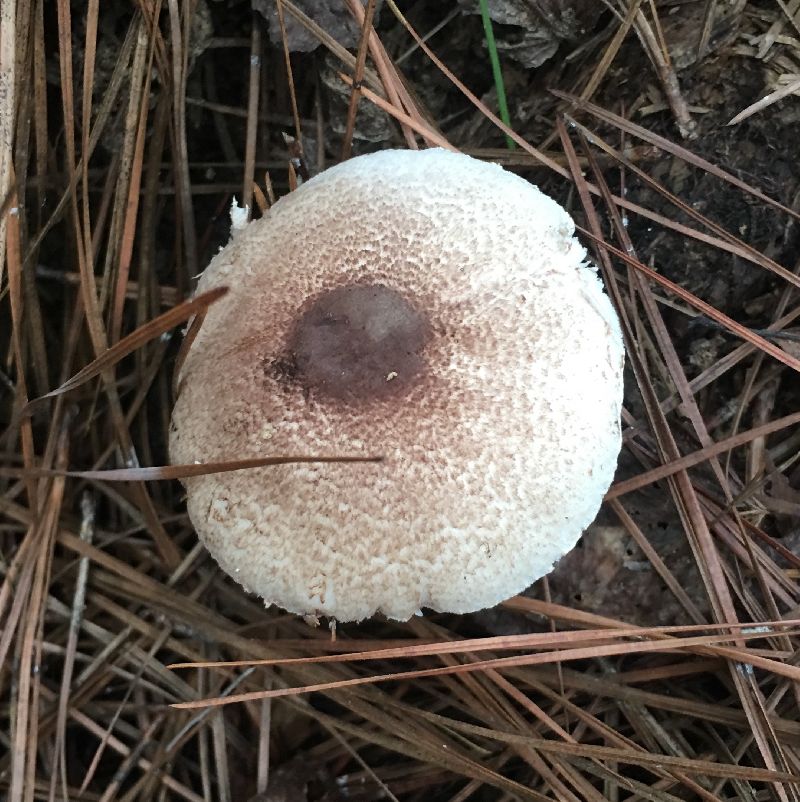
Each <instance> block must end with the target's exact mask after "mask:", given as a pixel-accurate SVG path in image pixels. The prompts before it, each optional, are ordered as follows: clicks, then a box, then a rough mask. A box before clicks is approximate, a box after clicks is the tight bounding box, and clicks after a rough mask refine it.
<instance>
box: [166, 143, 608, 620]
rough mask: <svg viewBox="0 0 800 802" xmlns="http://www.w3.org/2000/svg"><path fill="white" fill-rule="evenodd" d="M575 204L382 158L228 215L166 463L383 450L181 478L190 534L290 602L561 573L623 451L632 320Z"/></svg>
mask: <svg viewBox="0 0 800 802" xmlns="http://www.w3.org/2000/svg"><path fill="white" fill-rule="evenodd" d="M573 233H574V224H573V222H572V220H571V219H570V217H569V216H568V215H567V213H566V212H565V211H564V210H563V209H562V208H561V207H560V206H559V205H558V204H557V203H556V202H555V201H553V200H551V199H550V198H548V197H547V196H545V195H544V194H542V193H541V192H540V191H539V190H538V189H537V188H536V187H534V186H532V185H531V184H529V183H528V182H526V181H524V180H523V179H521V178H519V177H518V176H516V175H513V174H512V173H510V172H507V171H506V170H503V169H501V168H500V167H498V166H496V165H493V164H487V163H483V162H480V161H478V160H476V159H472V158H469V157H467V156H463V155H459V154H455V153H451V152H448V151H445V150H439V149H431V150H425V151H421V152H415V151H383V152H380V153H377V154H373V155H369V156H361V157H358V158H354V159H352V160H350V161H348V162H345V163H343V164H340V165H338V166H336V167H332V168H330V169H328V170H326V171H325V172H323V173H321V174H320V175H318V176H316V177H315V178H312V179H311V180H310V181H308V182H307V183H305V184H304V185H303V186H301V187H300V188H299V189H297V190H296V191H294V192H292V193H291V194H289V195H288V196H286V197H284V198H282V199H281V200H279V201H278V202H277V203H276V204H275V205H274V206H273V207H272V208H271V209H270V210H269V212H268V213H267V214H266V215H265V216H264V217H263V218H262V219H260V220H257V221H255V222H253V223H250V224H249V225H247V226H246V228H244V229H243V230H241V231H235V232H234V235H233V238H232V241H231V242H230V243H229V244H228V245H227V246H226V247H225V248H224V249H223V250H222V251H221V252H220V253H219V254H217V256H216V257H215V258H214V259H213V260H212V262H211V263H210V265H209V266H208V268H207V269H206V271H205V272H204V273H203V275H202V277H201V278H200V281H199V286H198V290H199V291H207V290H209V289H212V288H213V287H217V286H221V285H227V286H228V287H229V288H230V291H229V293H228V294H227V295H226V296H225V297H224V298H223V299H222V300H220V301H219V302H217V303H216V304H215V305H214V306H212V307H211V308H210V309H209V311H208V314H207V316H206V318H205V321H204V322H203V324H202V327H201V329H200V332H199V334H198V336H197V338H196V340H195V341H194V343H193V344H192V345H191V348H190V349H189V352H188V354H187V356H186V359H185V361H184V363H183V365H182V368H181V371H180V377H179V388H180V389H179V393H178V398H177V401H176V405H175V409H174V412H173V417H172V423H173V426H172V434H171V438H170V451H171V458H172V460H173V461H174V462H176V463H192V462H196V461H202V462H208V461H213V460H225V459H239V458H245V457H258V456H265V455H269V454H276V455H286V454H313V455H319V456H336V455H350V456H353V455H362V456H374V455H379V456H382V457H383V460H382V461H381V462H380V463H364V464H349V465H345V464H337V463H310V464H289V465H281V466H274V467H268V468H258V469H253V470H242V471H235V472H230V473H223V474H217V475H208V476H199V477H194V478H188V479H186V480H185V481H184V485H185V487H186V491H187V498H188V510H189V515H190V517H191V520H192V522H193V524H194V526H195V528H196V529H197V532H198V535H199V536H200V538H201V540H202V541H203V543H205V545H206V546H207V547H208V549H209V551H210V552H211V554H212V555H213V556H214V558H215V559H216V560H217V562H218V563H219V564H220V566H221V567H222V568H223V569H224V570H225V571H226V572H227V573H228V574H230V575H231V576H233V577H234V578H235V579H236V580H238V581H239V582H240V583H241V584H242V585H243V586H244V587H245V588H246V589H247V590H249V591H252V592H254V593H256V594H258V595H259V596H261V597H262V598H263V599H264V600H265V602H266V603H268V604H269V603H275V604H277V605H279V606H280V607H283V608H285V609H286V610H288V611H290V612H294V613H299V614H303V615H328V616H331V617H333V618H335V619H337V620H339V621H353V620H360V619H363V618H365V617H367V616H370V615H372V614H374V613H376V612H382V613H384V614H385V615H386V616H388V617H391V618H394V619H400V620H405V619H408V618H409V617H410V616H412V615H414V614H415V613H417V612H418V611H419V610H420V609H421V608H422V607H429V608H433V609H434V610H439V611H448V612H456V613H461V612H469V611H474V610H478V609H481V608H485V607H489V606H492V605H495V604H497V603H498V602H500V601H502V600H504V599H506V598H508V597H509V596H512V595H514V594H515V593H519V592H520V591H522V590H524V589H525V588H526V587H527V586H528V585H530V584H531V583H532V582H533V581H534V580H536V579H538V578H539V577H541V576H543V575H544V574H546V573H548V572H549V571H550V570H551V568H552V566H553V564H554V562H555V561H556V560H558V559H559V557H561V556H562V555H563V554H564V553H565V552H567V551H568V550H570V549H571V548H572V547H573V546H574V545H575V543H576V541H577V540H578V538H579V537H580V535H581V533H582V532H583V530H584V529H585V528H586V527H587V526H588V525H589V523H590V522H591V521H592V520H593V518H594V517H595V515H596V514H597V510H598V508H599V506H600V503H601V500H602V497H603V494H604V493H605V491H606V489H607V488H608V486H609V484H610V482H611V479H612V477H613V474H614V469H615V465H616V459H617V454H618V451H619V448H620V424H619V417H620V405H621V397H622V365H623V347H622V339H621V335H620V330H619V324H618V321H617V318H616V316H615V314H614V311H613V309H612V306H611V304H610V302H609V300H608V298H607V297H606V295H605V294H604V293H603V291H602V287H601V284H600V281H599V279H598V277H597V274H596V272H595V271H594V269H592V268H591V267H590V266H589V265H587V264H586V261H585V256H586V255H585V252H584V249H583V248H582V246H581V245H580V244H579V243H578V241H577V240H576V239H575V238H574V236H573Z"/></svg>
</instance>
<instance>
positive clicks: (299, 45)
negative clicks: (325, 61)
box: [251, 0, 383, 53]
mask: <svg viewBox="0 0 800 802" xmlns="http://www.w3.org/2000/svg"><path fill="white" fill-rule="evenodd" d="M251 2H252V5H253V9H254V10H255V11H257V12H258V13H259V14H261V15H262V16H263V17H264V19H266V20H267V23H268V25H269V38H270V41H271V42H272V43H273V44H275V45H281V46H282V45H283V42H284V38H283V34H282V32H281V24H280V17H279V15H278V3H276V2H275V0H251ZM382 4H383V0H378V2H377V4H376V11H375V13H376V21H377V19H378V15H379V14H380V6H381V5H382ZM282 5H283V18H284V26H285V28H286V39H285V42H286V46H287V47H288V48H289V50H290V51H291V52H302V53H309V52H311V51H312V50H316V49H317V48H318V47H319V45H320V41H319V39H318V38H317V37H316V36H315V35H314V34H313V33H311V32H309V30H308V29H307V28H306V26H305V25H303V24H302V23H301V22H299V21H298V19H297V17H296V16H295V15H294V14H292V13H291V11H289V10H286V7H287V6H289V5H293V6H294V8H296V9H297V10H298V11H300V12H301V13H302V14H304V15H305V16H307V17H308V18H309V19H310V20H312V22H314V23H316V24H317V25H318V26H319V27H320V28H322V29H323V30H324V31H325V32H326V33H327V34H329V35H330V36H332V37H333V38H334V39H335V40H336V41H337V42H338V43H339V44H340V45H342V46H344V47H350V48H355V47H357V46H358V42H359V40H360V38H361V29H360V27H359V25H358V24H357V23H356V22H355V21H354V20H353V17H352V15H351V14H350V11H349V9H348V4H347V1H346V0H293V3H287V2H282Z"/></svg>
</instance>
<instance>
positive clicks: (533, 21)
mask: <svg viewBox="0 0 800 802" xmlns="http://www.w3.org/2000/svg"><path fill="white" fill-rule="evenodd" d="M458 2H459V4H460V5H461V7H462V8H463V9H464V11H465V12H466V13H470V14H477V13H478V11H479V7H478V2H477V0H458ZM488 6H489V16H490V17H491V18H492V20H493V21H494V22H495V23H497V24H498V25H499V26H503V27H501V28H500V29H498V30H497V32H496V39H497V47H498V50H499V51H500V52H501V53H502V54H503V55H505V56H508V57H509V58H512V59H514V60H515V61H517V62H519V63H520V64H521V65H522V66H523V67H529V68H530V67H538V66H540V65H541V64H543V63H544V62H545V61H547V60H548V59H550V58H552V57H553V55H554V54H555V52H556V50H558V48H559V46H560V45H561V44H562V43H563V42H572V43H574V42H577V41H578V40H579V39H580V38H581V37H583V36H586V35H587V34H588V33H590V32H591V31H592V29H593V28H594V27H595V25H596V23H597V21H598V19H599V18H600V15H601V14H602V13H603V12H604V10H605V9H604V7H603V4H602V3H599V2H596V0H489V2H488Z"/></svg>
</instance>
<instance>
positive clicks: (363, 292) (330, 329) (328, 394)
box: [278, 284, 431, 403]
mask: <svg viewBox="0 0 800 802" xmlns="http://www.w3.org/2000/svg"><path fill="white" fill-rule="evenodd" d="M430 334H431V326H430V324H429V323H428V321H427V320H426V318H425V316H424V315H423V314H422V313H421V312H420V311H419V310H418V309H417V308H416V307H415V306H414V304H413V303H412V302H410V301H409V300H407V299H406V298H405V297H404V296H403V295H402V294H401V293H399V292H398V291H397V290H394V289H392V288H391V287H387V286H386V285H385V284H350V285H346V286H343V287H336V288H334V289H331V290H326V291H324V292H322V293H320V294H319V295H317V296H315V297H313V298H310V299H309V300H308V301H307V302H306V304H304V306H303V308H302V309H300V310H299V311H298V312H297V318H296V320H295V323H294V326H293V327H292V330H291V332H290V334H289V337H288V343H287V348H286V356H284V357H282V358H281V359H279V361H278V364H279V365H283V366H284V367H285V366H287V365H289V366H291V367H290V370H288V371H285V372H284V374H283V378H284V380H285V381H287V382H294V383H296V384H299V385H300V386H301V387H302V388H303V389H304V390H306V391H307V392H309V393H313V395H314V397H315V398H316V399H318V400H325V399H333V400H336V401H346V402H348V403H367V402H370V401H372V400H375V399H381V400H386V399H390V398H395V397H399V396H402V395H404V393H405V391H406V390H407V389H408V387H409V385H410V384H412V383H414V382H418V381H419V380H420V379H421V378H422V375H423V374H424V371H425V357H424V349H425V345H426V344H427V343H428V341H429V340H430Z"/></svg>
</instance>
